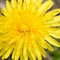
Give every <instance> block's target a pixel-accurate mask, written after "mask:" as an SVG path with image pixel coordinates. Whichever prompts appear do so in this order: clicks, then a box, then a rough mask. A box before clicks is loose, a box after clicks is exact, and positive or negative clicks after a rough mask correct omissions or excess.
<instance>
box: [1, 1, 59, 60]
mask: <svg viewBox="0 0 60 60" xmlns="http://www.w3.org/2000/svg"><path fill="white" fill-rule="evenodd" d="M44 1H45V0H44ZM53 1H54V2H55V4H54V5H53V7H52V8H51V9H55V8H60V0H53ZM4 6H5V0H0V9H2V8H3V7H4ZM54 49H55V50H54V52H50V51H47V57H46V58H43V60H60V48H57V47H54ZM0 60H1V58H0ZM6 60H12V59H11V56H10V57H9V58H8V59H6Z"/></svg>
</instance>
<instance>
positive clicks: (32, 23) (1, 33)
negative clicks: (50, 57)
mask: <svg viewBox="0 0 60 60" xmlns="http://www.w3.org/2000/svg"><path fill="white" fill-rule="evenodd" d="M53 4H54V2H53V1H52V0H47V1H45V2H44V3H43V0H24V1H23V0H11V1H8V0H6V7H4V8H3V9H1V13H0V56H1V57H2V59H7V58H8V57H9V56H10V55H11V53H12V60H18V59H19V58H20V60H28V58H29V59H30V60H36V58H37V59H38V60H42V56H43V57H46V52H45V49H48V50H50V51H53V50H54V49H53V47H52V46H51V45H53V46H57V47H60V43H58V42H57V41H56V40H55V39H54V38H59V39H60V33H59V32H60V28H56V26H60V16H57V14H59V13H60V9H54V10H52V11H49V12H47V11H48V10H49V9H50V8H51V7H52V6H53ZM52 37H54V38H52Z"/></svg>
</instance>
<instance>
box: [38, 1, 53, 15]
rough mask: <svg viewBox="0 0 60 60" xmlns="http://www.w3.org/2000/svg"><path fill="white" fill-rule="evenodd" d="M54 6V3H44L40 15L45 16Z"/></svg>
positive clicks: (39, 11) (39, 10) (39, 9)
mask: <svg viewBox="0 0 60 60" xmlns="http://www.w3.org/2000/svg"><path fill="white" fill-rule="evenodd" d="M53 4H54V3H53V2H52V1H47V2H45V3H43V5H42V6H41V7H40V8H38V15H44V14H45V13H46V11H47V10H48V9H50V8H51V7H52V5H53ZM42 13H43V14H42Z"/></svg>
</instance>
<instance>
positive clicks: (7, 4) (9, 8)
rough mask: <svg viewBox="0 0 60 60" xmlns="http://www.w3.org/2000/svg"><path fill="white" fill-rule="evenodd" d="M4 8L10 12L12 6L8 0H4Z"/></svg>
mask: <svg viewBox="0 0 60 60" xmlns="http://www.w3.org/2000/svg"><path fill="white" fill-rule="evenodd" d="M6 9H7V10H8V11H9V12H12V7H11V4H10V2H9V1H8V0H6Z"/></svg>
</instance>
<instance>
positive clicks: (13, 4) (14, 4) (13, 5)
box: [11, 0, 17, 8]
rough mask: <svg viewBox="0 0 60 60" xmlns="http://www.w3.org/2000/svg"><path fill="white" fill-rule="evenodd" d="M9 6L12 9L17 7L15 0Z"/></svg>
mask: <svg viewBox="0 0 60 60" xmlns="http://www.w3.org/2000/svg"><path fill="white" fill-rule="evenodd" d="M11 5H12V7H13V8H16V7H17V1H16V0H11Z"/></svg>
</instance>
